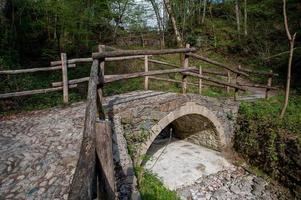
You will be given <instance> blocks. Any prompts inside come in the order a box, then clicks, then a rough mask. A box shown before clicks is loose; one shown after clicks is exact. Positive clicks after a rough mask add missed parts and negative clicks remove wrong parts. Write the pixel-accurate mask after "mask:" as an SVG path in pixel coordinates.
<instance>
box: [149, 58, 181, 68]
mask: <svg viewBox="0 0 301 200" xmlns="http://www.w3.org/2000/svg"><path fill="white" fill-rule="evenodd" d="M148 61H149V62H151V63H155V64H161V65H166V66H169V67H176V68H179V67H180V66H179V65H175V64H172V63H168V62H164V61H160V60H154V59H148Z"/></svg>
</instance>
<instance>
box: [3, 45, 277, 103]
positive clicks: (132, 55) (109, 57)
mask: <svg viewBox="0 0 301 200" xmlns="http://www.w3.org/2000/svg"><path fill="white" fill-rule="evenodd" d="M98 49H99V52H98V53H94V54H93V55H92V57H91V58H74V59H67V55H66V54H65V53H62V54H61V60H59V61H53V62H51V63H50V67H41V68H32V69H20V70H4V71H0V75H15V74H22V73H35V72H42V71H53V70H62V81H58V82H53V83H52V84H51V85H52V88H45V89H36V90H29V91H18V92H10V93H5V94H0V99H3V98H11V97H18V96H26V95H33V94H42V93H48V92H54V91H59V90H63V100H64V103H68V102H69V89H71V88H76V87H77V86H78V84H79V83H83V82H88V81H89V79H90V77H83V78H78V79H73V80H69V79H68V75H67V74H68V68H75V67H76V66H77V64H80V63H91V62H92V61H93V60H94V59H102V58H103V59H104V62H112V61H124V60H132V59H139V60H144V72H137V73H133V74H123V75H111V76H105V78H104V79H105V83H104V84H106V83H110V82H113V81H117V80H122V79H129V78H136V77H141V76H144V77H145V81H144V88H145V89H148V88H149V80H151V79H153V80H159V81H167V82H174V83H182V85H183V93H186V92H187V85H191V86H197V87H198V90H199V93H200V94H202V88H203V87H204V86H213V87H221V88H225V89H226V91H227V92H228V93H229V92H230V88H234V91H235V93H234V94H235V95H234V99H235V100H236V99H237V96H238V91H239V90H242V91H244V90H245V87H256V88H264V89H266V95H265V97H266V98H268V97H269V95H268V94H269V91H270V90H275V89H277V88H276V87H272V77H273V76H277V74H274V73H273V72H272V71H270V72H261V71H254V70H250V69H243V68H241V67H240V66H238V67H231V66H228V65H225V64H223V63H219V62H217V61H214V60H211V59H209V58H207V57H204V56H201V55H198V54H195V53H194V52H195V49H193V48H189V45H187V48H184V49H173V50H168V49H166V50H160V51H158V50H143V51H142V50H131V51H124V50H120V49H117V48H114V47H109V46H105V45H99V47H98ZM188 49H193V51H190V52H188V53H185V55H184V57H185V59H184V61H183V63H181V64H172V63H168V62H165V61H160V60H155V59H151V57H152V56H155V55H164V54H169V53H172V54H175V53H182V54H184V53H183V51H185V50H188ZM106 50H108V51H106ZM102 52H103V53H102ZM189 59H196V60H198V61H201V62H205V63H209V64H212V65H214V66H216V67H220V68H222V70H219V71H212V70H208V69H203V67H202V65H199V66H196V67H194V68H193V67H191V66H189ZM149 63H154V64H159V65H162V66H169V67H173V68H176V69H173V70H166V71H160V70H159V71H152V72H150V71H149V70H148V66H149ZM187 67H189V69H188V71H186V70H187V69H181V68H187ZM103 73H104V72H103ZM170 73H182V75H183V80H182V81H179V80H172V79H168V78H162V77H156V75H159V74H170ZM250 74H255V75H257V76H258V75H259V76H265V77H267V78H268V80H267V85H260V84H243V83H239V81H238V78H239V77H240V76H244V77H249V76H250ZM210 75H215V76H221V77H224V79H225V78H226V80H227V81H226V82H224V81H220V80H218V79H214V78H212V77H209V76H210ZM187 76H193V77H196V78H198V79H199V81H198V84H196V83H189V82H188V81H187V78H186V77H187ZM233 79H234V80H235V83H234V84H233V83H231V80H233ZM204 81H206V82H204Z"/></svg>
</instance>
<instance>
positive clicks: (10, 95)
mask: <svg viewBox="0 0 301 200" xmlns="http://www.w3.org/2000/svg"><path fill="white" fill-rule="evenodd" d="M75 87H77V85H69V88H75ZM59 90H63V87H62V86H61V87H55V88H46V89H38V90H29V91H22V92H11V93H5V94H0V99H5V98H10V97H20V96H27V95H33V94H44V93H48V92H54V91H59Z"/></svg>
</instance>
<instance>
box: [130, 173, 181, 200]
mask: <svg viewBox="0 0 301 200" xmlns="http://www.w3.org/2000/svg"><path fill="white" fill-rule="evenodd" d="M135 171H136V176H137V177H138V183H139V191H140V194H141V198H142V199H143V200H179V199H180V198H179V197H178V196H177V194H176V193H175V192H173V191H170V190H168V189H167V188H166V187H165V186H164V185H163V184H162V183H161V181H160V180H159V179H158V178H157V177H156V176H155V175H153V174H152V173H151V172H149V171H146V170H144V169H143V168H142V167H137V168H135Z"/></svg>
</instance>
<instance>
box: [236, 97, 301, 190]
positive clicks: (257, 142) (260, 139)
mask: <svg viewBox="0 0 301 200" xmlns="http://www.w3.org/2000/svg"><path fill="white" fill-rule="evenodd" d="M300 102H301V97H300V96H291V97H290V103H289V106H288V108H287V112H286V114H285V117H284V118H283V119H280V118H279V113H280V110H281V107H282V103H283V97H282V96H277V97H273V98H271V99H270V100H260V101H257V102H253V103H246V102H245V103H242V104H241V105H240V109H239V116H238V120H237V124H238V126H237V130H236V135H235V142H234V148H235V149H236V151H238V152H239V153H240V154H241V155H242V156H243V157H244V158H245V159H246V160H247V161H248V162H249V163H250V164H251V165H253V166H256V167H258V168H260V169H262V170H263V171H264V172H265V173H267V174H269V175H270V176H271V177H272V178H274V179H276V180H278V181H280V182H281V183H283V184H284V185H285V186H287V187H289V188H290V189H291V191H293V193H295V194H298V192H296V191H297V190H298V188H299V186H298V183H300V180H301V178H300V176H299V175H300V174H299V173H298V172H299V170H300V167H301V162H300V158H301V157H300V155H301V145H300V141H301V140H300V139H301V104H300Z"/></svg>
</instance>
